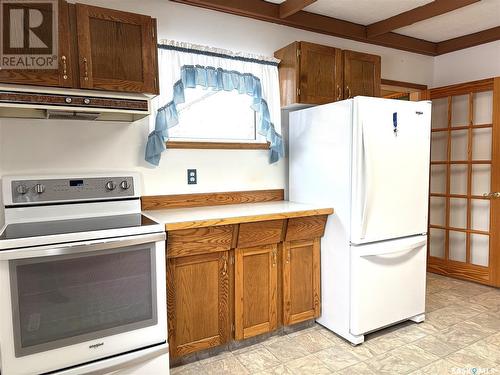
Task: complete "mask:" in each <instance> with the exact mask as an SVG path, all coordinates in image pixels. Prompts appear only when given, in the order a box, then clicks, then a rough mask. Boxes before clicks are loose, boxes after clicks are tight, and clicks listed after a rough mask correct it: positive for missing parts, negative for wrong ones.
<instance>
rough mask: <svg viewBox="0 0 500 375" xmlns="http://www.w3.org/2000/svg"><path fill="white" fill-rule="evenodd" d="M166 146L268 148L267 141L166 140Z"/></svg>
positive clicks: (216, 148)
mask: <svg viewBox="0 0 500 375" xmlns="http://www.w3.org/2000/svg"><path fill="white" fill-rule="evenodd" d="M166 145H167V148H171V149H193V150H269V146H270V144H269V142H266V143H250V142H195V141H193V142H191V141H167V143H166Z"/></svg>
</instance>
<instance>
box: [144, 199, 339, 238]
mask: <svg viewBox="0 0 500 375" xmlns="http://www.w3.org/2000/svg"><path fill="white" fill-rule="evenodd" d="M332 213H333V208H328V207H324V206H321V205H312V204H304V203H297V202H290V201H276V202H265V203H243V204H230V205H224V206H208V207H193V208H170V209H162V210H147V211H143V214H144V215H146V216H148V217H150V218H151V219H153V220H155V221H157V222H159V223H161V224H164V225H165V230H167V231H169V230H177V229H189V228H201V227H208V226H213V225H225V224H239V223H249V222H255V221H264V220H274V219H289V218H294V217H304V216H315V215H330V214H332Z"/></svg>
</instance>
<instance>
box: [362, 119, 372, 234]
mask: <svg viewBox="0 0 500 375" xmlns="http://www.w3.org/2000/svg"><path fill="white" fill-rule="evenodd" d="M361 151H362V152H363V167H362V170H363V172H362V176H363V179H362V184H363V187H364V192H363V206H362V207H363V211H361V236H360V237H361V239H364V238H365V236H366V224H367V223H366V222H367V215H368V202H369V200H370V197H369V196H368V195H369V194H370V189H371V188H370V163H369V157H368V152H367V149H366V142H365V130H364V126H363V124H361Z"/></svg>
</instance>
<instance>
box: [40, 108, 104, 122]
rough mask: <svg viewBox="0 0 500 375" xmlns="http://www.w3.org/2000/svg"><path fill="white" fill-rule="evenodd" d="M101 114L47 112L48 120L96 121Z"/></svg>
mask: <svg viewBox="0 0 500 375" xmlns="http://www.w3.org/2000/svg"><path fill="white" fill-rule="evenodd" d="M100 115H101V114H100V113H98V112H72V111H51V110H47V118H48V119H49V120H91V121H94V120H97V119H98V118H99V116H100Z"/></svg>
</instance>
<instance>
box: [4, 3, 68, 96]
mask: <svg viewBox="0 0 500 375" xmlns="http://www.w3.org/2000/svg"><path fill="white" fill-rule="evenodd" d="M5 5H7V4H5ZM14 5H15V3H14ZM39 6H40V7H41V8H40V9H39V10H40V11H41V12H42V15H43V17H44V19H45V18H50V17H51V16H52V13H51V12H49V10H48V9H46V10H44V9H43V7H46V6H47V5H45V4H40V5H39ZM33 7H35V8H36V9H38V6H37V4H36V3H34V4H33ZM26 11H27V9H26ZM57 12H58V28H57V34H58V35H57V37H58V55H57V56H56V57H57V69H36V70H34V69H31V70H24V69H10V70H9V69H0V82H4V83H18V84H25V85H37V86H59V87H71V86H72V80H73V69H72V65H71V62H72V61H71V60H72V58H74V56H71V49H70V35H71V33H70V29H69V6H68V3H66V2H65V1H63V0H59V1H58V3H57ZM37 32H38V33H40V32H43V33H44V36H45V37H46V38H49V39H50V38H51V33H52V29H50V28H47V29H45V28H41V29H40V30H38V29H37ZM45 37H43V36H42V38H41V39H45ZM24 50H25V48H21V49H19V51H13V53H19V54H22V53H23V51H24Z"/></svg>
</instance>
